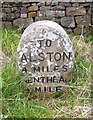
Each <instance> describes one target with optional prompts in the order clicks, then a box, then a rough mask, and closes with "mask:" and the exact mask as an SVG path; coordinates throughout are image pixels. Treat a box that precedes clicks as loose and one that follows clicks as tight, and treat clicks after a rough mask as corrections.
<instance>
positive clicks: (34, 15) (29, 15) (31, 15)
mask: <svg viewBox="0 0 93 120" xmlns="http://www.w3.org/2000/svg"><path fill="white" fill-rule="evenodd" d="M32 17H36V12H30V13H28V18H32Z"/></svg>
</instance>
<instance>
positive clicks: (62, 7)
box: [51, 5, 65, 10]
mask: <svg viewBox="0 0 93 120" xmlns="http://www.w3.org/2000/svg"><path fill="white" fill-rule="evenodd" d="M64 9H65V7H64V6H61V5H57V6H54V7H51V10H64Z"/></svg>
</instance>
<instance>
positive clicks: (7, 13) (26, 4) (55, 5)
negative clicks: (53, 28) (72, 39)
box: [0, 0, 93, 32]
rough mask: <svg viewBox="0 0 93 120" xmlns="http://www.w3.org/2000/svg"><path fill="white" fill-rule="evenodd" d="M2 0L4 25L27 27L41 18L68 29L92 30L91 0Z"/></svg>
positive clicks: (1, 13)
mask: <svg viewBox="0 0 93 120" xmlns="http://www.w3.org/2000/svg"><path fill="white" fill-rule="evenodd" d="M4 1H5V2H2V4H1V6H0V8H2V10H1V11H0V18H2V24H3V26H4V27H8V26H12V27H18V28H22V29H25V28H26V27H27V26H28V25H29V24H30V23H32V22H35V21H39V20H51V21H55V22H57V23H58V24H60V25H61V26H62V27H64V29H66V31H74V32H75V31H77V30H78V31H79V32H80V31H81V26H82V25H84V29H85V31H88V32H89V31H90V28H89V27H90V25H91V24H93V18H92V17H93V15H92V9H93V8H92V4H91V2H90V0H77V2H76V1H75V0H66V1H65V0H62V2H61V1H60V0H52V1H51V0H47V1H46V0H43V1H42V2H40V1H41V0H40V1H39V0H37V1H36V2H35V1H32V0H29V1H28V0H23V1H21V0H20V2H18V1H15V2H14V0H11V1H9V2H7V1H6V0H4Z"/></svg>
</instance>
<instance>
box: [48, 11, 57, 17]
mask: <svg viewBox="0 0 93 120" xmlns="http://www.w3.org/2000/svg"><path fill="white" fill-rule="evenodd" d="M55 16H56V12H55V11H53V10H47V11H46V17H47V18H48V17H50V18H53V17H55Z"/></svg>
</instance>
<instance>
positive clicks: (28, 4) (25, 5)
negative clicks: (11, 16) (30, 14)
mask: <svg viewBox="0 0 93 120" xmlns="http://www.w3.org/2000/svg"><path fill="white" fill-rule="evenodd" d="M22 6H23V7H29V6H30V3H23V4H22Z"/></svg>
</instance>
